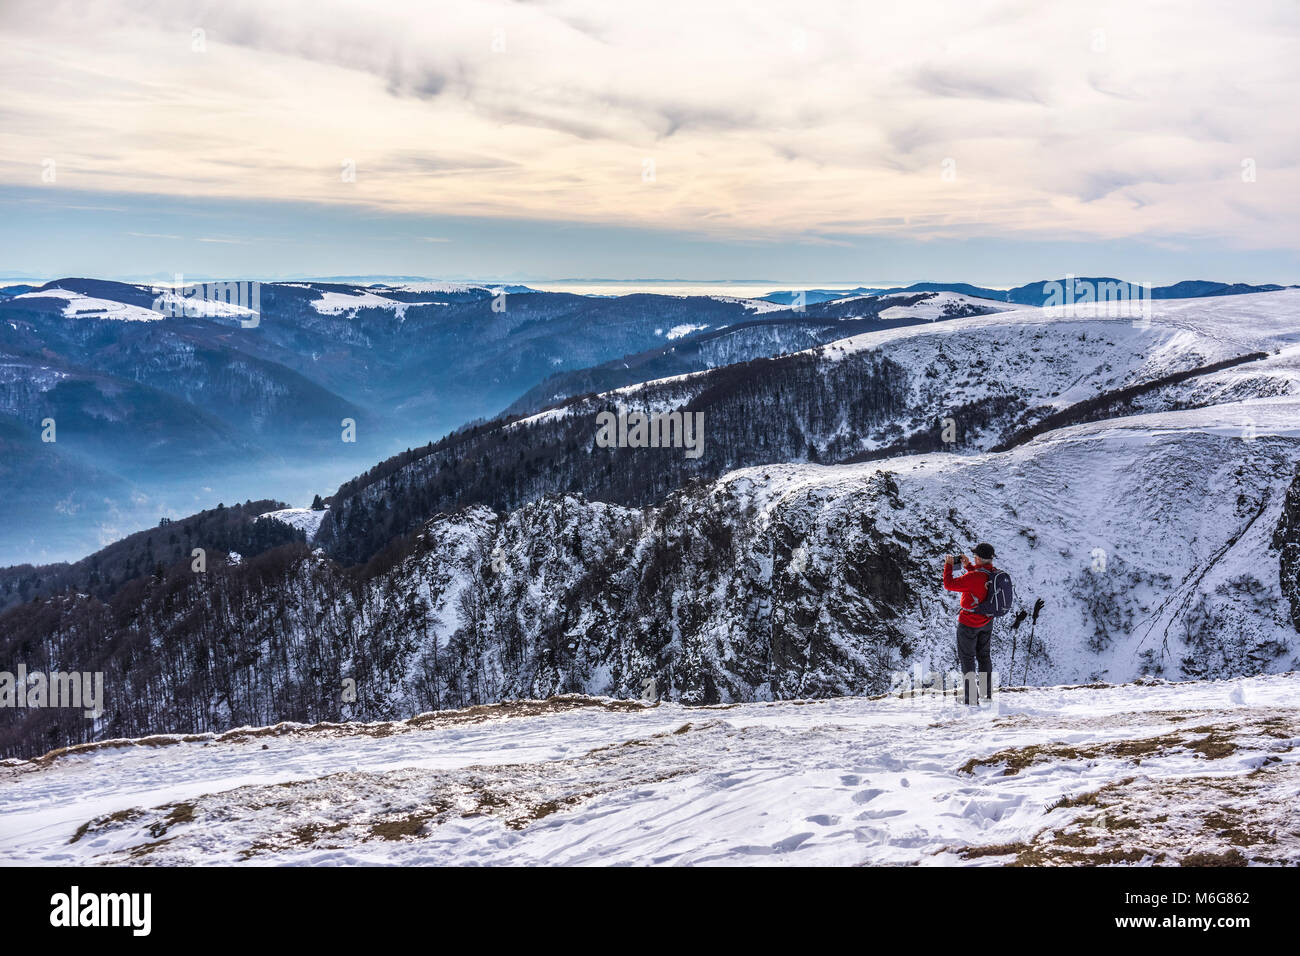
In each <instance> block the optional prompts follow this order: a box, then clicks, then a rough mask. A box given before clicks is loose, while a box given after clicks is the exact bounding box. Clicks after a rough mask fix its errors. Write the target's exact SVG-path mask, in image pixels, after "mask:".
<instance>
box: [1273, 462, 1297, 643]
mask: <svg viewBox="0 0 1300 956" xmlns="http://www.w3.org/2000/svg"><path fill="white" fill-rule="evenodd" d="M1273 547H1274V548H1276V549H1277V551H1278V553H1279V555H1280V559H1279V561H1278V583H1279V585H1280V587H1281V588H1282V593H1283V594H1284V595H1285V596H1286V599H1287V602H1288V604H1289V605H1290V609H1291V622H1292V623H1293V624H1294V625H1295V629H1296V631H1297V632H1300V465H1297V466H1296V473H1295V480H1294V481H1292V482H1291V487H1290V488H1288V489H1287V492H1286V500H1285V502H1284V503H1283V506H1282V517H1281V519H1280V520H1279V521H1278V523H1277V531H1276V532H1275V533H1274V535H1273Z"/></svg>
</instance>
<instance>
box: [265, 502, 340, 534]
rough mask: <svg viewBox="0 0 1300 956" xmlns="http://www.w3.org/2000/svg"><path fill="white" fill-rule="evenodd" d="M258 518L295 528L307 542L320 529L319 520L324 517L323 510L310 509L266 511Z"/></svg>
mask: <svg viewBox="0 0 1300 956" xmlns="http://www.w3.org/2000/svg"><path fill="white" fill-rule="evenodd" d="M259 517H261V518H270V519H271V520H272V521H279V522H281V523H282V524H287V525H288V526H289V527H291V528H297V529H298V530H299V531H301V532H303V534H305V535H306V536H307V540H308V541H311V540H312V539H313V538H315V537H316V532H317V530H319V529H320V523H321V519H322V518H324V517H325V509H323V508H322V509H320V510H319V511H313V510H312V509H311V508H281V509H280V510H279V511H268V512H267V513H266V514H264V515H259Z"/></svg>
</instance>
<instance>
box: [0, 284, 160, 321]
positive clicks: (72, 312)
mask: <svg viewBox="0 0 1300 956" xmlns="http://www.w3.org/2000/svg"><path fill="white" fill-rule="evenodd" d="M25 299H63V300H65V302H66V303H67V304H66V305H64V307H63V317H64V318H66V319H77V318H95V319H112V320H114V321H118V322H156V321H157V320H159V319H162V318H165V316H164V315H163V314H162V313H161V312H155V311H153V310H152V309H142V308H140V307H139V306H137V305H127V304H126V303H125V302H114V301H113V300H112V299H98V298H95V297H94V296H89V295H82V294H81V293H80V292H69V291H68V290H66V289H44V290H42V291H40V292H24V293H23V294H22V295H16V296H14V297H13V299H11V300H10V301H11V302H19V301H22V300H25Z"/></svg>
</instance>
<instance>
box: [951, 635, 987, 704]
mask: <svg viewBox="0 0 1300 956" xmlns="http://www.w3.org/2000/svg"><path fill="white" fill-rule="evenodd" d="M992 641H993V623H992V622H991V621H990V622H989V623H988V624H985V625H984V626H983V627H980V628H974V627H971V626H970V625H969V624H962V623H961V622H960V621H959V622H957V661H958V663H960V664H961V677H962V687H963V689H964V694H965V698H966V703H968V704H969V703H971V691H972V689H973V690H974V691H975V696H976V698H978V697H979V689H978V687H976V688H972V687H971V675H972V674H974V673H975V663H976V661H978V662H979V667H980V669H979V675H980V676H979V686H982V687H983V688H984V695H985V696H986V697H988V698H989V699H992V697H993V677H992V673H993V662H992V660H991V655H990V653H989V645H990V644H991V643H992Z"/></svg>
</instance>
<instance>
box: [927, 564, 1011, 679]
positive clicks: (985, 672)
mask: <svg viewBox="0 0 1300 956" xmlns="http://www.w3.org/2000/svg"><path fill="white" fill-rule="evenodd" d="M959 557H960V558H961V567H962V571H963V572H964V573H963V574H962V575H961V577H954V576H953V573H952V566H953V561H954V557H953V555H951V554H946V555H944V557H943V586H944V589H945V590H947V591H958V592H960V594H961V613H960V614H958V615H957V660H958V662H959V663H960V664H961V675H962V685H963V687H964V688H965V700H966V703H967V704H971V703H974V704H976V705H978V704H979V696H980V691H979V688H980V686H983V688H984V692H985V693H984V696H986V697H988V698H989V699H990V700H992V699H993V679H992V672H993V663H992V660H991V657H992V655H991V654H990V653H989V647H990V644H991V643H992V640H993V618H994V617H999V616H1001V615H1002V614H1005V613H1006V611H1007V610H1008V609H1009V608H1010V605H1011V578H1010V576H1009V575H1007V574H1006V572H1003V571H999V570H998V569H997V568H995V567H994V566H993V557H994V551H993V545H991V544H988V543H987V542H981V543H980V544H977V545H976V546H975V560H974V561H972V560H971V559H970V558H967V557H966V555H964V554H963V555H959ZM1000 579H1005V582H1003V581H1001V580H1000ZM1003 588H1005V594H1003V593H1001V592H1002V590H1003ZM977 661H978V662H979V678H978V683H976V680H977V679H976V676H975V664H976V662H977ZM972 684H974V685H975V694H974V696H975V700H974V701H972V700H971V685H972Z"/></svg>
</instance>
